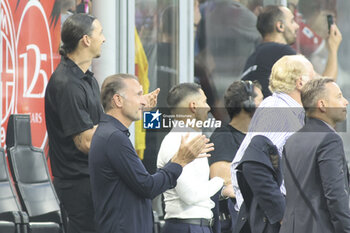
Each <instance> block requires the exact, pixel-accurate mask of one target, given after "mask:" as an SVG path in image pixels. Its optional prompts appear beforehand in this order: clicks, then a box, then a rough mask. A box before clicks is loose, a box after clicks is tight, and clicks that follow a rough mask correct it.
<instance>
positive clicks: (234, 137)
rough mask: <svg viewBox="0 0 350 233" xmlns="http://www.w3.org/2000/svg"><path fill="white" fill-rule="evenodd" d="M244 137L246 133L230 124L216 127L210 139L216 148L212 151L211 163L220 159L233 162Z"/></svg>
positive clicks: (209, 159)
mask: <svg viewBox="0 0 350 233" xmlns="http://www.w3.org/2000/svg"><path fill="white" fill-rule="evenodd" d="M244 137H245V134H244V133H242V132H241V131H239V130H237V129H235V128H233V127H232V126H231V125H229V124H227V125H224V126H222V127H220V128H217V129H215V131H214V132H213V134H212V135H211V137H210V141H211V142H212V143H214V146H215V150H214V151H212V152H210V154H211V156H210V157H209V158H208V162H209V165H212V164H213V163H215V162H220V161H225V162H230V163H231V162H232V160H233V159H234V158H235V155H236V153H237V151H238V148H239V147H240V145H241V143H242V141H243V139H244Z"/></svg>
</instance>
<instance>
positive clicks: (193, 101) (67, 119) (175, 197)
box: [45, 1, 350, 233]
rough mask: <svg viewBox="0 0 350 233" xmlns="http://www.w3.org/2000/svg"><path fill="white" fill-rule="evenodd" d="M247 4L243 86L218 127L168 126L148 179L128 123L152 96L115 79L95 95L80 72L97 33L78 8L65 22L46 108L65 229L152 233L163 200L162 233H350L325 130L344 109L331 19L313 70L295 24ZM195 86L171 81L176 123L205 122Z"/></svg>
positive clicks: (344, 185)
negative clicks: (250, 41)
mask: <svg viewBox="0 0 350 233" xmlns="http://www.w3.org/2000/svg"><path fill="white" fill-rule="evenodd" d="M210 2H211V1H208V2H207V3H208V4H206V7H207V10H209V9H211V10H212V9H213V8H212V7H213V6H212V5H210ZM242 2H243V1H242ZM237 4H238V3H237ZM240 4H242V3H239V4H238V5H235V7H238V6H239V7H241V6H240ZM247 6H248V5H247ZM249 6H250V8H249V9H250V10H251V12H253V13H254V14H253V13H252V16H253V15H254V16H255V17H256V21H257V30H258V32H260V34H261V38H262V42H260V43H259V44H257V46H256V48H255V49H254V50H252V51H251V55H250V56H249V57H248V58H247V61H246V65H245V68H244V69H243V70H242V71H241V78H242V80H237V81H233V82H231V84H230V85H229V86H228V88H227V89H226V90H225V94H224V97H223V103H224V107H225V109H226V111H227V113H228V116H229V121H228V122H227V124H226V123H225V124H223V125H222V126H221V127H219V128H217V129H215V131H214V132H213V133H212V134H211V136H210V139H208V138H207V137H206V136H205V135H204V133H203V129H202V128H200V127H196V126H197V124H193V125H194V126H192V127H191V126H189V127H181V124H176V125H177V126H175V127H173V128H172V129H171V131H170V132H169V133H167V135H166V136H165V137H164V139H163V140H162V142H161V145H160V149H159V151H158V156H157V168H158V170H157V172H155V173H154V174H150V173H149V172H148V171H147V170H146V168H145V166H144V165H143V163H142V161H141V160H140V158H139V157H138V155H137V153H136V151H135V148H134V146H133V145H132V143H131V141H130V139H129V136H130V132H129V127H130V125H131V124H132V123H133V122H134V121H137V120H140V119H141V118H142V113H143V111H149V110H151V109H153V108H155V107H156V106H157V101H158V95H159V93H160V91H162V88H160V90H159V89H156V90H154V91H153V92H150V93H149V94H146V95H144V93H143V89H142V86H141V85H140V83H139V81H138V78H137V77H136V76H134V75H131V74H115V75H111V76H109V77H107V78H105V80H104V82H103V84H102V86H101V91H100V88H99V86H98V83H97V81H96V79H95V77H94V74H93V73H92V72H91V71H90V70H89V67H90V66H91V62H92V60H93V59H95V58H98V57H99V56H101V46H102V45H103V43H104V42H105V39H106V38H105V37H104V35H103V29H102V25H101V24H100V22H99V20H98V19H97V18H95V17H93V16H91V15H88V14H73V15H72V16H69V17H68V18H67V19H66V20H65V22H64V23H63V25H62V30H61V40H62V43H61V48H60V54H61V56H62V58H61V62H60V64H59V65H58V67H57V68H56V70H55V71H54V73H53V74H52V76H51V78H50V81H49V83H48V85H47V88H46V93H45V114H46V124H47V131H48V137H49V156H50V158H51V160H50V161H51V167H52V175H53V177H54V178H53V183H54V186H55V189H56V192H57V195H58V197H59V199H60V202H61V208H62V211H64V212H65V213H67V232H68V233H77V232H83V233H94V232H99V233H111V232H125V233H135V232H137V233H151V232H153V227H154V225H153V212H152V199H153V198H155V197H156V196H158V195H160V194H163V195H164V204H165V208H164V210H165V216H164V220H165V225H164V226H163V227H162V232H163V233H178V232H195V233H197V232H198V233H199V232H205V233H210V232H215V233H220V232H223V233H227V232H235V233H250V232H252V233H277V232H283V233H284V232H288V233H289V232H298V233H299V232H305V233H309V232H315V233H316V232H317V233H318V232H324V233H326V232H327V233H328V232H329V233H331V232H334V233H340V232H350V208H349V190H350V189H349V172H348V168H347V163H346V159H345V153H344V149H343V142H342V139H341V137H340V136H339V135H338V133H337V132H336V131H335V126H336V124H337V123H339V122H342V121H344V120H345V119H346V107H347V105H348V101H347V100H346V99H345V98H344V97H343V94H342V91H341V90H340V88H339V86H338V85H337V83H336V78H337V71H338V69H337V56H336V54H337V51H338V48H339V45H340V43H341V40H342V35H341V33H340V31H339V29H338V28H337V26H336V25H335V24H333V25H331V27H330V31H329V36H328V38H327V41H326V43H327V44H328V50H329V54H328V61H327V63H326V65H325V67H324V71H323V73H322V74H318V73H317V72H316V71H315V69H314V66H313V65H312V63H311V62H310V61H309V60H308V59H307V58H306V57H305V56H303V55H301V54H297V52H296V51H295V50H294V49H293V48H292V47H291V45H292V44H293V43H294V42H295V41H296V36H297V32H298V28H299V25H298V23H297V22H296V21H295V14H293V12H292V11H291V10H290V9H288V8H287V7H283V6H266V7H259V5H254V4H253V5H252V4H251V5H249ZM221 7H223V6H221ZM166 10H171V9H170V8H169V9H166ZM166 10H165V11H164V14H165V15H166V12H167V11H166ZM244 12H245V10H244V11H243V12H241V13H242V14H243V13H244ZM207 13H208V11H207ZM165 15H164V17H165ZM256 15H257V16H256ZM202 19H203V20H204V19H205V20H208V21H207V22H210V21H211V20H214V19H211V18H210V17H209V15H206V16H205V17H203V18H202ZM258 38H259V37H258ZM107 39H108V38H107ZM211 39H213V40H216V39H218V38H216V39H215V38H211ZM254 41H255V40H254ZM198 42H199V43H201V42H200V41H198ZM205 43H207V45H208V46H209V47H210V43H211V42H210V41H206V42H205ZM214 44H215V43H214ZM209 47H208V48H209ZM233 51H234V50H233ZM334 55H335V56H334ZM216 59H220V56H219V55H217V57H216ZM242 67H243V66H242ZM205 90H206V89H205V88H204V87H203V86H201V85H199V84H196V83H181V84H176V85H173V86H172V87H171V89H170V90H169V92H167V93H165V94H164V93H163V94H162V96H166V98H162V100H161V101H163V102H166V104H167V106H168V107H169V110H170V113H171V114H172V115H173V116H175V118H174V119H173V120H174V121H176V122H181V121H182V122H185V121H187V120H191V121H192V120H193V121H194V122H204V121H206V120H207V119H208V113H209V111H210V110H211V106H210V105H209V104H208V99H207V93H206V91H205ZM178 127H180V128H178Z"/></svg>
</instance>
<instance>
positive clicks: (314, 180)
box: [280, 118, 350, 233]
mask: <svg viewBox="0 0 350 233" xmlns="http://www.w3.org/2000/svg"><path fill="white" fill-rule="evenodd" d="M285 157H287V159H288V161H289V163H290V166H291V170H292V171H293V173H294V175H295V177H296V180H297V181H298V182H299V184H300V187H301V189H302V191H303V192H304V193H305V196H306V197H307V198H308V199H309V201H310V203H311V206H312V208H313V209H314V211H315V213H316V217H317V218H318V220H316V219H315V217H313V215H312V212H311V210H310V208H309V207H308V205H307V204H306V202H305V201H304V199H303V198H302V197H301V195H300V192H299V191H298V189H297V186H296V185H295V182H294V181H293V178H292V176H291V173H290V171H289V169H288V168H287V167H286V161H285ZM283 168H284V169H283V170H284V181H285V186H286V189H287V196H286V212H285V215H284V218H283V223H282V226H281V231H280V232H281V233H293V232H296V233H303V232H305V233H328V232H329V233H330V232H334V233H342V232H350V210H349V173H348V168H347V164H346V161H345V156H344V149H343V142H342V140H341V138H340V136H339V135H338V134H337V133H336V132H335V131H334V130H333V129H331V128H330V126H328V125H327V124H326V123H324V122H323V121H321V120H318V119H315V118H307V119H306V124H305V126H304V127H303V128H302V129H300V130H299V131H298V132H297V133H295V134H294V135H292V136H291V137H290V138H289V139H288V140H287V142H286V144H285V151H284V156H283Z"/></svg>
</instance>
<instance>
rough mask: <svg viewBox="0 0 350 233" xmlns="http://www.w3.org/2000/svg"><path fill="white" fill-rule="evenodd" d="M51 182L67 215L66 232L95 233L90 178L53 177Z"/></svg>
mask: <svg viewBox="0 0 350 233" xmlns="http://www.w3.org/2000/svg"><path fill="white" fill-rule="evenodd" d="M53 184H54V186H55V189H56V193H57V195H58V198H59V199H60V202H61V205H62V211H65V212H66V214H67V216H68V227H67V229H68V233H95V224H94V221H95V220H94V207H93V203H92V197H91V187H90V179H89V178H82V179H76V180H66V179H59V178H54V180H53Z"/></svg>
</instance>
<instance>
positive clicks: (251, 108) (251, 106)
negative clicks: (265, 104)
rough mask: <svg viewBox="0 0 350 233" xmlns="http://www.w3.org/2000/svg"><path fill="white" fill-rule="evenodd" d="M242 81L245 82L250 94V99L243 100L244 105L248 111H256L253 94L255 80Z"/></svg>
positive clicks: (244, 84) (245, 87)
mask: <svg viewBox="0 0 350 233" xmlns="http://www.w3.org/2000/svg"><path fill="white" fill-rule="evenodd" d="M241 83H242V84H243V86H244V89H245V90H246V92H247V95H248V99H247V100H245V101H243V103H242V107H243V109H244V110H245V111H246V112H254V110H255V108H256V106H255V103H254V99H253V95H254V85H253V82H252V81H250V80H248V81H241Z"/></svg>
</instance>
